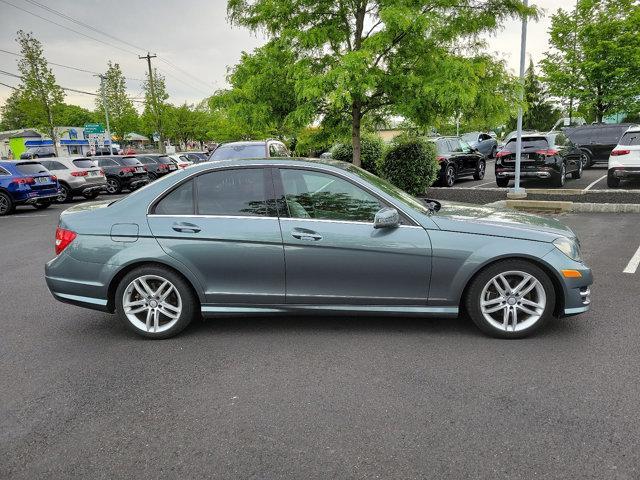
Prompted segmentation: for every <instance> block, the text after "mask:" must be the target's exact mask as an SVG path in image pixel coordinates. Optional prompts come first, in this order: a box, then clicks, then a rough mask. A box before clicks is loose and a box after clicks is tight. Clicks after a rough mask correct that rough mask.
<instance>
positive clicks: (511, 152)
mask: <svg viewBox="0 0 640 480" xmlns="http://www.w3.org/2000/svg"><path fill="white" fill-rule="evenodd" d="M550 155H555V150H552V149H550V148H549V141H548V140H547V139H546V138H545V137H523V138H522V153H521V157H520V160H521V163H522V168H525V167H536V166H541V165H544V164H545V158H546V157H548V156H550ZM498 158H499V159H500V160H501V161H502V164H503V165H504V166H508V167H515V163H516V142H515V140H513V141H509V143H507V145H505V147H504V149H503V150H501V151H500V152H499V153H498Z"/></svg>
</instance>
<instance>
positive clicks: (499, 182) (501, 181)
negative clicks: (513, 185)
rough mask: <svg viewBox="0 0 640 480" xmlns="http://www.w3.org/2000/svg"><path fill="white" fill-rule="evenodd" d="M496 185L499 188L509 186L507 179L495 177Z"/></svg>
mask: <svg viewBox="0 0 640 480" xmlns="http://www.w3.org/2000/svg"><path fill="white" fill-rule="evenodd" d="M496 185H498V186H499V187H500V188H506V187H508V186H509V179H508V178H497V177H496Z"/></svg>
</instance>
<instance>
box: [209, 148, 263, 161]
mask: <svg viewBox="0 0 640 480" xmlns="http://www.w3.org/2000/svg"><path fill="white" fill-rule="evenodd" d="M264 157H265V147H264V145H229V146H224V145H223V146H221V147H218V148H217V149H216V151H215V152H213V155H212V156H211V160H229V159H232V158H264Z"/></svg>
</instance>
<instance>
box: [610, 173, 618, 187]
mask: <svg viewBox="0 0 640 480" xmlns="http://www.w3.org/2000/svg"><path fill="white" fill-rule="evenodd" d="M619 186H620V179H619V178H618V177H614V176H613V173H612V172H608V173H607V187H608V188H618V187H619Z"/></svg>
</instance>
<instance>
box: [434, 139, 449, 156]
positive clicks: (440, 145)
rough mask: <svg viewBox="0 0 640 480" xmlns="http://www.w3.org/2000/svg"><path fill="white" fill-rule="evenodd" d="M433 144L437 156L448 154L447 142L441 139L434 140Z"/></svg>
mask: <svg viewBox="0 0 640 480" xmlns="http://www.w3.org/2000/svg"><path fill="white" fill-rule="evenodd" d="M435 143H436V149H437V150H438V153H439V154H441V155H444V154H445V153H449V142H447V140H446V139H444V138H441V139H439V140H436V142H435Z"/></svg>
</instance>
